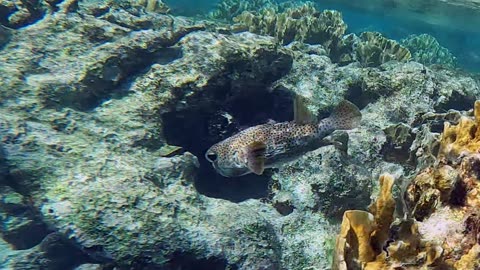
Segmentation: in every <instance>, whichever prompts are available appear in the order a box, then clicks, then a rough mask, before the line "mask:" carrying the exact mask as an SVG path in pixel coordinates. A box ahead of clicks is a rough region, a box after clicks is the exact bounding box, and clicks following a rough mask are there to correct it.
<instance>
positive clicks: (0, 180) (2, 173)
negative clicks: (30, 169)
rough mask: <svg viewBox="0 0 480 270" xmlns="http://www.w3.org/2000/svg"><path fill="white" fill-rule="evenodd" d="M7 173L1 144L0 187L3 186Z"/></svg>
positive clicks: (0, 144)
mask: <svg viewBox="0 0 480 270" xmlns="http://www.w3.org/2000/svg"><path fill="white" fill-rule="evenodd" d="M8 171H9V170H8V164H7V159H6V153H5V150H4V149H3V144H2V143H0V185H3V184H4V181H5V178H6V176H7V175H8Z"/></svg>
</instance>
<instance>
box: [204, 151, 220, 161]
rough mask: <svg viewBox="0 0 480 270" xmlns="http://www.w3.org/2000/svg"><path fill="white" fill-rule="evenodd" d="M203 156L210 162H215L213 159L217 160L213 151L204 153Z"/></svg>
mask: <svg viewBox="0 0 480 270" xmlns="http://www.w3.org/2000/svg"><path fill="white" fill-rule="evenodd" d="M205 158H206V159H207V160H208V161H210V162H215V160H217V154H215V153H213V152H208V153H207V154H206V155H205Z"/></svg>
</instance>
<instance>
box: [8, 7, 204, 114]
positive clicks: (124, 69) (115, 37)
mask: <svg viewBox="0 0 480 270" xmlns="http://www.w3.org/2000/svg"><path fill="white" fill-rule="evenodd" d="M82 9H88V8H87V7H82ZM82 11H83V10H82ZM111 12H113V11H111ZM108 14H115V13H107V14H104V15H103V17H102V16H100V17H99V18H96V17H95V16H92V15H87V14H82V16H80V15H79V14H78V13H72V14H68V15H66V14H64V13H61V12H57V13H55V14H53V15H52V16H49V17H48V18H45V19H44V20H42V21H41V22H40V23H38V24H36V25H35V27H32V28H28V29H21V30H18V32H17V33H15V35H14V36H13V37H12V39H13V40H12V43H14V44H21V46H17V47H14V46H12V47H9V46H8V45H7V47H8V48H5V49H6V50H9V51H10V52H11V53H9V54H4V55H2V61H5V62H6V63H11V64H10V65H9V68H7V69H6V70H5V72H8V74H9V76H10V77H11V78H12V79H11V80H9V82H8V83H9V85H5V87H7V88H5V89H9V88H10V89H11V88H12V87H15V86H17V87H18V86H20V85H21V84H22V82H21V81H22V80H23V79H25V80H26V81H27V83H28V84H30V85H31V87H32V88H34V89H35V90H36V92H37V95H39V96H42V97H43V99H44V100H43V101H42V103H44V104H47V105H49V106H57V105H59V104H62V105H63V104H70V106H72V107H78V108H82V109H90V108H92V107H95V106H96V105H98V103H100V102H101V101H102V99H104V98H106V97H108V96H109V95H111V94H112V93H114V92H117V91H115V90H116V88H117V87H118V86H119V85H120V84H121V83H122V82H124V81H125V80H126V78H127V77H128V76H130V75H132V74H135V73H138V72H141V71H142V70H143V69H146V68H148V67H149V66H150V65H151V64H152V63H155V62H162V61H169V60H170V59H171V58H172V57H173V58H175V57H176V54H175V50H172V49H169V48H168V47H170V46H172V45H174V44H175V43H176V42H177V41H178V40H179V39H181V38H182V37H183V36H185V35H186V34H188V33H190V32H192V31H196V30H199V29H203V26H201V25H189V24H188V23H184V22H183V21H179V22H178V23H176V24H174V23H173V21H172V20H173V19H172V18H171V17H169V16H164V15H156V17H154V18H155V20H154V21H155V23H152V25H153V26H152V27H154V26H155V25H157V26H158V27H160V26H161V25H164V26H163V27H160V28H161V29H160V30H158V31H157V30H139V31H132V29H130V28H127V27H125V26H124V25H125V24H121V25H119V24H117V22H116V21H113V22H110V21H109V20H108V18H109V17H108ZM39 31H40V32H41V33H42V35H45V36H46V37H45V38H43V39H42V40H39V42H37V43H35V44H32V43H31V42H29V41H30V40H32V39H35V38H36V37H37V35H38V33H39ZM77 33H78V34H77ZM58 39H62V40H65V42H64V43H62V44H59V43H55V42H54V41H55V40H58ZM106 41H109V42H107V43H105V42H106ZM99 42H104V43H103V44H99ZM78 44H82V46H79V45H78ZM172 54H173V55H172ZM40 55H46V57H45V58H43V57H40ZM79 59H82V60H80V61H79ZM20 63H22V64H20ZM60 71H61V72H60ZM31 73H33V74H31ZM24 74H29V75H27V78H24V77H25V75H24ZM6 83H7V82H3V84H6ZM6 98H8V97H6Z"/></svg>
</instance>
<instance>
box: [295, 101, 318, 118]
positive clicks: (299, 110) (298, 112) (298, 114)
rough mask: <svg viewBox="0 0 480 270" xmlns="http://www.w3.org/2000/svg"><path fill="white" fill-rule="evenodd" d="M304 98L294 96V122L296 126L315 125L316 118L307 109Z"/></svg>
mask: <svg viewBox="0 0 480 270" xmlns="http://www.w3.org/2000/svg"><path fill="white" fill-rule="evenodd" d="M306 101H307V100H306V98H305V97H302V96H300V95H296V96H295V99H294V100H293V115H294V121H295V122H296V123H298V124H308V123H315V122H316V117H315V116H314V115H313V114H312V112H311V111H310V110H309V109H308V108H307V106H306V104H307V102H306Z"/></svg>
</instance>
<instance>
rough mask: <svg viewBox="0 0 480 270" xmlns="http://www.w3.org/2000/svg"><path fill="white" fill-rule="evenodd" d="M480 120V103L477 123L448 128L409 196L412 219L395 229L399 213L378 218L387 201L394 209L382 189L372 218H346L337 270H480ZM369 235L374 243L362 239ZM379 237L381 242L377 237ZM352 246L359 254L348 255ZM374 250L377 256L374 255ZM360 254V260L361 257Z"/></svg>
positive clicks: (409, 189) (354, 212)
mask: <svg viewBox="0 0 480 270" xmlns="http://www.w3.org/2000/svg"><path fill="white" fill-rule="evenodd" d="M479 115H480V101H477V102H475V108H474V117H473V118H470V117H467V116H463V117H461V119H460V120H459V122H458V124H456V125H452V124H450V123H448V122H446V123H445V127H444V130H443V132H442V135H441V137H440V150H439V153H438V155H437V157H436V158H437V162H436V163H435V164H431V165H430V166H428V167H427V168H424V169H422V170H420V171H419V172H418V173H417V174H416V175H415V176H414V177H413V179H412V180H411V182H410V183H409V184H408V186H407V188H406V190H405V194H404V200H405V205H406V207H407V216H408V217H410V218H407V219H403V218H402V219H397V220H396V221H395V222H393V223H392V221H393V210H394V208H390V209H389V210H388V211H385V212H384V213H388V215H381V218H377V216H376V213H378V209H379V208H380V209H382V206H383V205H387V203H385V201H388V202H389V203H388V205H392V201H393V199H392V197H391V194H387V196H384V194H385V191H384V188H383V187H382V186H383V185H382V184H381V189H382V192H381V196H379V198H378V199H377V201H376V204H374V205H375V207H370V209H369V211H370V212H371V213H372V214H370V213H367V212H362V211H358V210H352V211H351V212H346V213H345V215H344V219H343V223H342V232H341V233H340V235H339V236H338V238H337V251H336V258H337V260H336V261H335V263H334V269H350V267H353V266H351V265H353V264H356V266H355V267H356V268H359V269H390V268H391V267H396V266H404V267H405V266H406V265H408V267H407V269H419V268H422V267H438V268H441V269H476V268H478V267H479V266H480V265H479V260H478V254H479V251H478V245H479V240H480V238H479V233H480V230H479V228H480V227H479V224H480V219H479V213H478V206H479V205H480V196H479V194H480V193H479V192H480V183H479V177H480V174H479V172H478V168H479V167H478V166H479V164H480V156H479V154H478V146H477V145H476V142H477V141H478V139H479V137H480V135H479V133H476V131H477V127H478V126H479V119H480V117H479ZM457 138H458V139H457ZM385 197H387V200H385V199H384V198H385ZM384 208H385V207H384ZM367 217H368V218H367ZM352 219H355V220H353V221H352ZM379 221H381V223H379ZM352 222H353V223H352ZM350 224H356V225H355V226H356V227H354V225H350ZM358 224H363V225H362V226H360V225H358ZM359 227H360V228H359ZM350 228H351V229H350ZM350 230H353V232H354V233H355V234H356V235H357V238H356V239H358V243H354V244H350V245H348V244H349V241H350V242H351V240H350V239H351V238H349V236H348V235H349V234H350V233H351V232H350ZM379 231H383V233H378V232H379ZM365 234H367V236H369V237H360V236H362V235H363V236H364V235H365ZM377 235H379V236H380V237H378V238H377V237H375V236H377ZM378 239H381V240H382V241H380V242H378ZM387 240H388V241H387ZM352 245H353V248H354V249H355V248H356V249H357V251H353V252H347V251H345V247H346V246H348V247H352ZM364 246H367V247H364ZM372 250H376V251H377V252H375V253H374V254H372V252H371V251H372ZM355 254H359V255H358V257H355Z"/></svg>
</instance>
